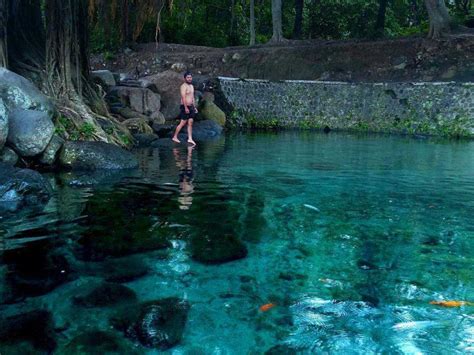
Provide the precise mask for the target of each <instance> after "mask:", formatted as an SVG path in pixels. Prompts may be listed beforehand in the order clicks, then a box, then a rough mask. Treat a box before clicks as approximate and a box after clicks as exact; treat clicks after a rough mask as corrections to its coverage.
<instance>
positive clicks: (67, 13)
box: [46, 0, 88, 97]
mask: <svg viewBox="0 0 474 355" xmlns="http://www.w3.org/2000/svg"><path fill="white" fill-rule="evenodd" d="M86 5H87V2H86V1H85V0H47V1H46V18H47V28H46V70H47V73H48V75H49V79H50V81H51V83H53V84H54V87H55V88H56V89H58V90H59V92H57V93H56V94H57V96H61V95H67V96H70V97H71V96H75V95H79V96H81V95H82V93H83V92H82V88H83V79H84V78H85V77H87V73H88V56H87V48H84V47H85V46H87V43H88V41H87V27H86V26H87V23H84V22H85V21H87V16H86V15H85V14H86V11H87V7H86ZM84 16H85V18H84Z"/></svg>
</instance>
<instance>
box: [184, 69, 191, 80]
mask: <svg viewBox="0 0 474 355" xmlns="http://www.w3.org/2000/svg"><path fill="white" fill-rule="evenodd" d="M188 75H191V76H192V75H193V74H191V72H190V71H186V72H185V73H184V77H185V78H186V77H187V76H188Z"/></svg>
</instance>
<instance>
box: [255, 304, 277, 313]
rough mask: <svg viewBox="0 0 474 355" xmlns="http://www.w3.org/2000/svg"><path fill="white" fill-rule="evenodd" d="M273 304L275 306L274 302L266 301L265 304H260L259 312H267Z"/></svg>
mask: <svg viewBox="0 0 474 355" xmlns="http://www.w3.org/2000/svg"><path fill="white" fill-rule="evenodd" d="M275 306H276V304H274V303H267V304H264V305H263V306H260V308H259V310H260V311H261V312H267V311H269V310H270V309H272V308H273V307H275Z"/></svg>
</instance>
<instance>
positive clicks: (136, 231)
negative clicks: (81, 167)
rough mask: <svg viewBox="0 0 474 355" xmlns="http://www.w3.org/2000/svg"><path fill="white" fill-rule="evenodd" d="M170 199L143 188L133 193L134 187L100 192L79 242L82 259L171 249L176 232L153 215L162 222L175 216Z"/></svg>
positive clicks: (90, 206)
mask: <svg viewBox="0 0 474 355" xmlns="http://www.w3.org/2000/svg"><path fill="white" fill-rule="evenodd" d="M169 198H171V197H170V196H163V195H150V194H149V190H147V189H143V188H140V186H137V188H136V190H133V189H130V185H127V191H126V192H124V191H121V189H120V188H118V189H117V191H112V192H110V191H104V192H101V193H96V194H95V195H94V196H93V197H91V198H90V199H89V201H88V202H87V205H86V208H85V210H84V214H85V215H86V216H87V218H85V219H84V220H83V223H84V226H85V228H86V229H85V231H84V233H83V235H82V238H81V239H80V240H79V243H80V244H81V245H82V246H83V248H82V250H81V251H82V258H84V259H86V260H103V259H105V258H106V257H108V256H112V257H119V256H126V255H131V254H135V253H140V252H146V251H150V250H156V249H163V248H166V247H168V246H169V241H168V238H169V237H172V236H173V231H171V230H170V229H169V228H167V227H166V226H163V225H162V224H160V223H157V219H156V218H153V217H152V216H158V215H160V219H162V218H165V217H166V214H167V213H171V207H169V210H167V207H166V206H167V205H166V204H165V203H164V202H165V201H166V199H169ZM163 200H165V201H163Z"/></svg>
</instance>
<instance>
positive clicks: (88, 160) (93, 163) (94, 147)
mask: <svg viewBox="0 0 474 355" xmlns="http://www.w3.org/2000/svg"><path fill="white" fill-rule="evenodd" d="M59 161H60V163H61V165H62V166H64V167H67V168H71V169H73V170H97V169H112V170H113V169H133V168H137V167H138V160H137V158H136V157H135V155H133V154H132V153H130V152H129V151H126V150H125V149H123V148H120V147H118V146H116V145H113V144H108V143H104V142H66V143H65V144H64V146H63V148H62V149H61V152H60V155H59Z"/></svg>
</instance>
